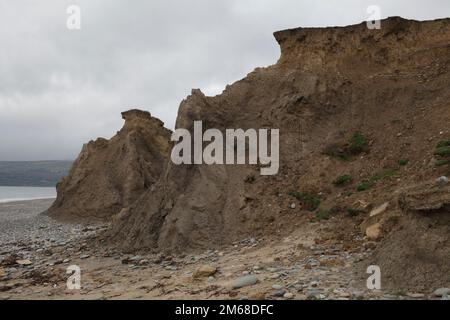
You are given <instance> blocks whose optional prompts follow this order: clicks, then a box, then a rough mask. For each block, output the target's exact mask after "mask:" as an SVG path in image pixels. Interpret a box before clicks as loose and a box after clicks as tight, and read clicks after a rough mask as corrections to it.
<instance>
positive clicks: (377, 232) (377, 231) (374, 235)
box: [366, 223, 381, 240]
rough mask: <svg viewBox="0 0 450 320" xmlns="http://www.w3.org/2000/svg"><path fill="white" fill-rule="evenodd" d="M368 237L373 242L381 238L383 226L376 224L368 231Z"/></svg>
mask: <svg viewBox="0 0 450 320" xmlns="http://www.w3.org/2000/svg"><path fill="white" fill-rule="evenodd" d="M366 236H367V238H369V239H371V240H377V239H379V238H380V237H381V224H380V223H375V224H373V225H371V226H370V227H368V228H367V229H366Z"/></svg>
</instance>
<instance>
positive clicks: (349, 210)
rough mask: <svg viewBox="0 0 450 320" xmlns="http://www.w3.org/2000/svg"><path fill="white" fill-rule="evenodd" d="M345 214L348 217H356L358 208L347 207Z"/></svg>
mask: <svg viewBox="0 0 450 320" xmlns="http://www.w3.org/2000/svg"><path fill="white" fill-rule="evenodd" d="M347 214H348V215H349V216H350V217H356V216H357V215H358V210H356V209H353V208H347Z"/></svg>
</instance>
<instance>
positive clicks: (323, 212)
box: [316, 209, 330, 221]
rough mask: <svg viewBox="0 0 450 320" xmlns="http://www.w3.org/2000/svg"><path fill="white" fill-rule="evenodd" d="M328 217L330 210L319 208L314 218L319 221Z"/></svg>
mask: <svg viewBox="0 0 450 320" xmlns="http://www.w3.org/2000/svg"><path fill="white" fill-rule="evenodd" d="M328 219H330V211H328V210H324V209H322V210H319V211H317V212H316V220H317V221H320V220H328Z"/></svg>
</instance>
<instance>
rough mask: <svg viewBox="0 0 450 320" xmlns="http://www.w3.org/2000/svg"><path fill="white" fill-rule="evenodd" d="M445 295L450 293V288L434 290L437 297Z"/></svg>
mask: <svg viewBox="0 0 450 320" xmlns="http://www.w3.org/2000/svg"><path fill="white" fill-rule="evenodd" d="M445 295H450V288H439V289H436V290H434V292H433V296H435V297H443V296H445Z"/></svg>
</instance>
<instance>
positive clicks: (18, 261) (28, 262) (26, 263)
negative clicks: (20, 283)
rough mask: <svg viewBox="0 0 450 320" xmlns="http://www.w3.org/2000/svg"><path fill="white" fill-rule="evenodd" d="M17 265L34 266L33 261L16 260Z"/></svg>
mask: <svg viewBox="0 0 450 320" xmlns="http://www.w3.org/2000/svg"><path fill="white" fill-rule="evenodd" d="M16 263H17V264H18V265H20V266H29V265H32V264H33V262H31V261H30V260H28V259H23V260H16Z"/></svg>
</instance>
